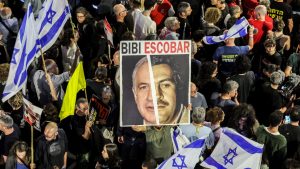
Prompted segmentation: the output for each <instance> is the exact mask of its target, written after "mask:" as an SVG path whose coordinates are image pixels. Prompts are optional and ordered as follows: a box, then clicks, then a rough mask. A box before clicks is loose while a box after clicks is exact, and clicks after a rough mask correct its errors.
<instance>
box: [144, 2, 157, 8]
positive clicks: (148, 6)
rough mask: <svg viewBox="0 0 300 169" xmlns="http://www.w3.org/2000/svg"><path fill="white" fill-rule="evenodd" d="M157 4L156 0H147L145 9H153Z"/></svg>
mask: <svg viewBox="0 0 300 169" xmlns="http://www.w3.org/2000/svg"><path fill="white" fill-rule="evenodd" d="M155 5H156V0H146V1H144V8H145V10H153V9H154V7H155Z"/></svg>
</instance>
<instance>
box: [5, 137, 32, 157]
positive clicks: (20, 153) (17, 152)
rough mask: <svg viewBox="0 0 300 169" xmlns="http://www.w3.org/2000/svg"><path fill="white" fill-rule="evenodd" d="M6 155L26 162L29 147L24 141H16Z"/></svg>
mask: <svg viewBox="0 0 300 169" xmlns="http://www.w3.org/2000/svg"><path fill="white" fill-rule="evenodd" d="M8 157H13V158H16V159H17V158H19V159H21V160H23V161H25V162H27V160H28V157H29V147H28V145H27V143H26V142H24V141H17V142H15V144H14V145H13V146H12V147H11V149H10V150H9V155H8Z"/></svg>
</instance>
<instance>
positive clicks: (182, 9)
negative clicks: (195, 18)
mask: <svg viewBox="0 0 300 169" xmlns="http://www.w3.org/2000/svg"><path fill="white" fill-rule="evenodd" d="M188 7H190V4H189V3H188V2H180V3H179V4H178V6H177V10H178V11H177V12H178V13H179V14H181V13H182V12H185V10H186V9H187V8H188Z"/></svg>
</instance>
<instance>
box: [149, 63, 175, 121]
mask: <svg viewBox="0 0 300 169" xmlns="http://www.w3.org/2000/svg"><path fill="white" fill-rule="evenodd" d="M152 69H153V77H154V83H155V91H156V97H157V108H158V114H159V123H162V124H168V123H173V122H172V121H171V120H173V119H172V118H173V116H174V113H175V109H176V85H175V82H174V79H173V71H172V69H171V67H170V66H169V65H167V64H158V65H154V66H153V67H152Z"/></svg>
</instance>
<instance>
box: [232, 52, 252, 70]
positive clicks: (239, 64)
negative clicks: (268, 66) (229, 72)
mask: <svg viewBox="0 0 300 169" xmlns="http://www.w3.org/2000/svg"><path fill="white" fill-rule="evenodd" d="M235 65H236V73H237V74H242V73H246V72H248V71H249V70H250V69H251V61H250V59H249V58H248V57H247V56H243V55H239V56H238V57H237V58H236V60H235Z"/></svg>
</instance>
